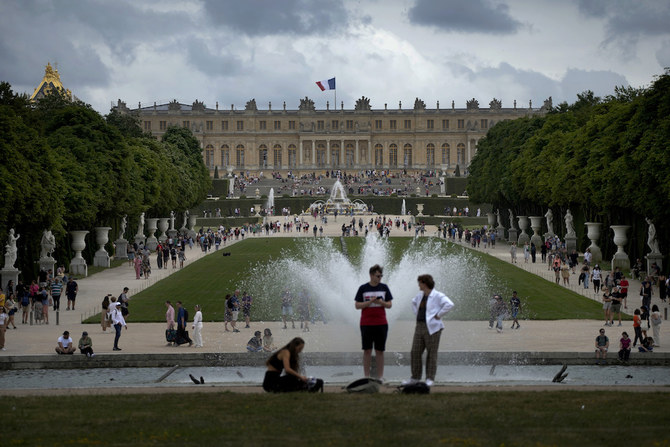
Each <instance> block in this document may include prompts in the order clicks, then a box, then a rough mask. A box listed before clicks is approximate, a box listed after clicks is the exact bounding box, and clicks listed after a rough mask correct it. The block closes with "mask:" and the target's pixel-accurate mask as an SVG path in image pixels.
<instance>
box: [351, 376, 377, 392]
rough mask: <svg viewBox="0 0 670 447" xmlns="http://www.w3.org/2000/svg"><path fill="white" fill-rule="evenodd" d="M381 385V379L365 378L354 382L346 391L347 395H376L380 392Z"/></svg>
mask: <svg viewBox="0 0 670 447" xmlns="http://www.w3.org/2000/svg"><path fill="white" fill-rule="evenodd" d="M381 384H382V381H381V380H379V379H374V378H372V377H363V378H362V379H358V380H354V381H353V382H351V383H350V384H349V385H347V386H345V387H344V389H345V390H346V391H347V393H363V394H374V393H378V392H379V386H380V385H381Z"/></svg>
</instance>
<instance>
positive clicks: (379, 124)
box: [375, 120, 382, 130]
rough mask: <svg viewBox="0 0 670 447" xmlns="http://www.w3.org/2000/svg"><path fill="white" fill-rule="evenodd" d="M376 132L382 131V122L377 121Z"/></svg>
mask: <svg viewBox="0 0 670 447" xmlns="http://www.w3.org/2000/svg"><path fill="white" fill-rule="evenodd" d="M375 130H382V120H375Z"/></svg>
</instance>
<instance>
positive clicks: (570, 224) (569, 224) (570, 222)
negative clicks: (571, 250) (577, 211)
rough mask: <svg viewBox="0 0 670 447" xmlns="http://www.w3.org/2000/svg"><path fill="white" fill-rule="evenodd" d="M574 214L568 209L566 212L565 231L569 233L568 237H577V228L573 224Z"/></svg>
mask: <svg viewBox="0 0 670 447" xmlns="http://www.w3.org/2000/svg"><path fill="white" fill-rule="evenodd" d="M573 220H574V219H573V218H572V213H571V212H570V210H569V209H568V210H567V211H566V212H565V230H566V231H567V234H566V235H565V236H566V237H575V236H576V234H575V226H574V224H573Z"/></svg>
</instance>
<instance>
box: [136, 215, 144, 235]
mask: <svg viewBox="0 0 670 447" xmlns="http://www.w3.org/2000/svg"><path fill="white" fill-rule="evenodd" d="M137 236H144V213H142V214H140V223H139V225H137Z"/></svg>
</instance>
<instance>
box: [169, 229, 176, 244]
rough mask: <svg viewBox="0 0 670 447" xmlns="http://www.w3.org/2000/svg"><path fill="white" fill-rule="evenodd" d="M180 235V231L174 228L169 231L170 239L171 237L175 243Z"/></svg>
mask: <svg viewBox="0 0 670 447" xmlns="http://www.w3.org/2000/svg"><path fill="white" fill-rule="evenodd" d="M178 234H179V231H177V230H175V229H174V228H170V229H169V230H168V237H171V238H172V240H173V241H174V240H176V239H177V235H178Z"/></svg>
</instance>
